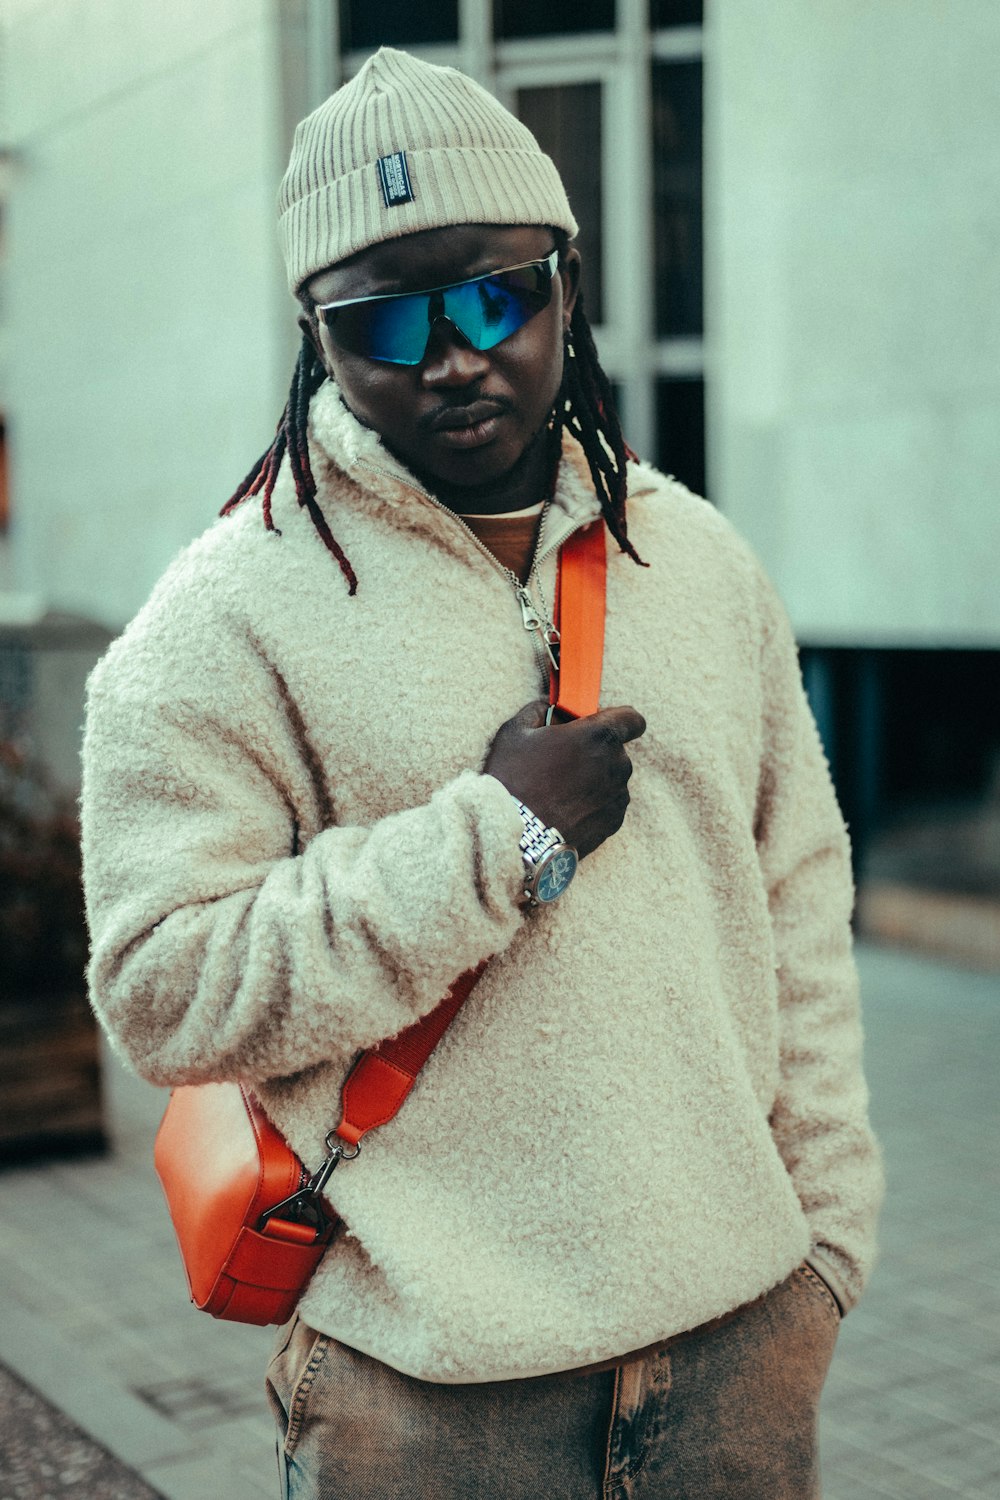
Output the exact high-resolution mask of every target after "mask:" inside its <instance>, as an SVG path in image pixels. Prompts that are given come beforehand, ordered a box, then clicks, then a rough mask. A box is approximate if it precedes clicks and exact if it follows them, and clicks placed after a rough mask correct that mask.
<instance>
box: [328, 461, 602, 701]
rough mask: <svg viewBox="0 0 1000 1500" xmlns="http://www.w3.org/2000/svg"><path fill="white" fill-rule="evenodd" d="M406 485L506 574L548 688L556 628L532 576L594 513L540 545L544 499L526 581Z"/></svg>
mask: <svg viewBox="0 0 1000 1500" xmlns="http://www.w3.org/2000/svg"><path fill="white" fill-rule="evenodd" d="M355 464H356V467H358V468H363V469H368V470H370V472H371V473H372V474H378V475H380V476H381V477H382V478H383V479H396V480H397V482H398V483H403V481H402V480H399V478H398V476H397V475H394V474H387V473H386V471H385V470H384V469H379V468H378V467H377V466H376V465H375V464H370V463H368V462H367V461H366V460H365V459H363V458H359V459H356V460H355ZM407 488H408V489H411V490H413V491H414V492H415V493H416V494H418V495H422V496H423V498H424V499H425V500H429V501H430V503H431V505H434V506H436V507H437V509H438V510H442V511H444V513H445V515H447V516H450V517H451V519H452V520H453V521H457V522H458V523H459V525H460V526H461V527H462V529H463V531H465V533H466V534H467V535H468V536H469V538H470V539H471V540H472V541H473V542H474V544H475V545H476V547H478V549H479V551H480V552H481V553H482V554H483V556H484V557H485V558H486V560H487V561H488V562H489V563H490V564H491V565H492V567H493V568H494V569H495V570H496V572H498V573H500V574H501V575H502V577H504V578H506V580H507V582H508V583H509V584H510V586H511V588H512V589H513V590H514V596H515V598H516V599H517V602H518V604H519V605H520V609H521V622H522V624H523V625H524V628H525V630H526V631H527V632H528V633H529V635H530V636H531V644H532V646H533V648H534V652H535V659H536V661H537V663H538V669H539V672H540V674H541V678H542V682H543V685H544V690H545V691H546V692H548V687H549V670H550V668H551V669H552V670H554V671H556V672H558V670H559V632H558V630H557V629H556V627H555V625H554V624H553V622H552V618H551V614H550V612H549V609H548V605H547V604H546V602H545V596H544V594H543V593H542V588H541V583H540V581H539V580H537V579H535V574H536V572H537V570H538V568H539V567H540V566H541V564H542V563H543V562H544V561H545V559H546V558H547V557H551V556H552V554H553V552H558V550H559V548H560V547H561V546H562V544H563V542H565V541H568V540H569V538H570V537H571V536H572V535H573V533H574V532H576V531H581V530H582V529H583V527H584V526H589V525H590V522H591V521H592V520H593V519H594V518H593V516H588V517H587V519H586V520H584V521H579V522H577V523H576V524H575V525H571V526H570V529H569V530H568V531H565V532H563V531H560V532H559V533H558V534H556V535H555V536H553V537H552V539H551V540H550V541H548V542H546V543H545V545H544V546H543V545H542V543H543V541H544V536H545V523H546V521H547V520H548V517H549V506H550V505H551V501H546V504H545V506H544V507H543V510H542V520H541V525H540V526H539V528H538V538H537V540H536V542H535V555H534V557H533V558H532V559H531V568H530V569H529V571H528V578H527V582H526V583H522V582H521V580H520V578H518V576H517V574H516V573H515V572H514V571H513V569H512V568H505V567H504V565H503V563H502V562H501V561H500V559H499V558H498V557H494V555H493V553H492V552H491V551H490V549H489V547H487V546H486V544H485V543H484V542H481V541H480V540H479V538H478V537H477V536H476V533H475V532H474V531H473V530H472V527H471V526H468V525H466V523H465V522H464V521H463V520H462V517H461V516H460V515H459V514H458V513H457V512H456V511H453V510H449V509H448V507H447V505H445V504H444V503H443V502H442V501H440V500H437V499H435V497H434V496H433V495H431V494H429V493H428V492H427V490H425V489H422V488H421V487H420V485H417V484H409V485H407ZM533 579H535V588H536V591H537V593H538V598H539V599H540V600H541V608H539V607H538V605H537V604H536V603H535V600H534V598H533V597H532V594H531V589H530V584H531V582H532V580H533Z"/></svg>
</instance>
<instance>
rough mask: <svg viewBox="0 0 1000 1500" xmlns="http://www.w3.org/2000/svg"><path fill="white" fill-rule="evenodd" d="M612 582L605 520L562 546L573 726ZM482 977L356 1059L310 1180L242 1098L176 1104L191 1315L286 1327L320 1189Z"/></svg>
mask: <svg viewBox="0 0 1000 1500" xmlns="http://www.w3.org/2000/svg"><path fill="white" fill-rule="evenodd" d="M606 568H607V559H606V548H605V531H604V522H603V521H602V520H598V521H595V522H592V523H591V524H590V525H589V526H587V527H585V528H584V529H583V530H582V531H578V532H576V533H575V534H574V535H573V536H572V537H570V539H569V540H568V541H567V542H566V543H565V544H564V545H563V548H562V551H561V553H560V558H559V581H558V592H557V596H556V621H557V626H558V629H559V634H560V671H559V673H558V675H557V674H556V673H555V672H553V674H552V679H551V683H550V692H549V698H550V702H551V703H552V705H553V706H554V707H557V708H558V709H559V710H560V711H561V712H563V713H565V714H567V715H569V716H570V717H571V718H581V717H583V716H584V715H586V714H591V713H595V712H596V710H597V707H598V702H599V698H600V689H601V666H602V662H603V655H604V611H605V574H606ZM485 967H486V961H484V962H483V963H482V964H480V965H479V967H478V968H476V969H470V970H469V971H468V972H467V973H465V974H463V975H461V977H460V978H459V979H457V980H456V981H455V983H454V984H453V985H452V987H451V989H450V990H449V991H448V994H447V995H446V996H445V998H444V999H443V1000H442V1001H441V1003H440V1004H439V1005H438V1006H436V1007H435V1009H434V1010H432V1011H431V1012H430V1013H429V1014H428V1015H426V1016H424V1017H423V1019H422V1020H420V1021H417V1022H415V1023H414V1024H413V1025H412V1026H408V1027H407V1028H406V1029H405V1031H401V1032H400V1033H399V1034H398V1035H397V1036H394V1037H391V1038H390V1039H389V1040H387V1041H384V1042H381V1043H380V1044H379V1045H378V1046H377V1047H374V1048H372V1049H370V1050H369V1051H367V1052H363V1053H362V1054H361V1056H360V1057H359V1058H358V1060H357V1061H356V1062H355V1064H354V1066H353V1068H352V1069H351V1071H350V1073H349V1074H348V1076H347V1078H346V1080H345V1082H344V1086H343V1090H342V1094H341V1111H342V1113H341V1119H340V1123H339V1124H338V1125H337V1126H336V1128H335V1129H334V1130H331V1131H330V1133H329V1135H328V1136H327V1138H326V1146H327V1152H328V1155H327V1156H326V1158H325V1160H324V1161H323V1162H322V1163H321V1165H320V1166H319V1167H318V1168H317V1170H316V1171H315V1172H309V1171H308V1170H307V1169H306V1168H305V1167H304V1166H303V1164H302V1162H301V1161H300V1160H299V1158H298V1156H296V1154H295V1152H294V1151H292V1149H291V1147H290V1146H289V1145H288V1144H287V1143H286V1141H285V1140H284V1139H283V1137H282V1136H281V1135H280V1134H279V1132H278V1131H277V1130H276V1129H275V1127H274V1126H273V1125H272V1124H271V1122H270V1120H269V1119H268V1117H267V1115H266V1114H265V1113H264V1110H263V1109H262V1107H261V1105H260V1103H259V1102H258V1100H257V1099H256V1097H255V1096H254V1094H253V1093H252V1092H251V1090H250V1089H249V1088H247V1087H246V1086H245V1085H244V1084H241V1083H203V1084H184V1085H182V1086H180V1087H178V1088H175V1089H174V1090H173V1091H172V1092H171V1095H170V1101H169V1103H168V1105H167V1109H166V1113H165V1114H164V1116H163V1120H162V1122H161V1124H160V1128H159V1131H158V1132H157V1136H156V1146H155V1151H154V1160H155V1165H156V1171H157V1175H158V1176H159V1179H160V1183H161V1185H162V1187H163V1191H164V1194H165V1196H166V1199H167V1207H168V1208H169V1210H170V1216H171V1218H172V1220H173V1225H174V1231H175V1233H176V1235H177V1243H178V1245H179V1247H180V1252H181V1259H182V1260H183V1262H184V1269H185V1272H186V1274H187V1280H188V1287H189V1290H190V1294H191V1300H192V1302H193V1303H194V1304H195V1306H196V1307H199V1308H201V1309H202V1311H204V1312H207V1313H211V1315H212V1316H213V1317H214V1318H225V1319H228V1320H229V1321H231V1322H236V1323H256V1324H266V1323H284V1322H285V1321H286V1320H287V1319H288V1318H290V1317H291V1315H292V1313H293V1312H294V1311H295V1306H296V1304H297V1302H298V1300H299V1298H300V1297H301V1295H302V1293H303V1292H304V1290H305V1288H306V1285H307V1283H308V1281H309V1278H310V1277H311V1276H312V1274H313V1272H314V1271H315V1269H316V1267H317V1265H318V1264H319V1262H320V1260H321V1259H322V1257H323V1254H324V1252H325V1251H326V1248H327V1246H328V1245H329V1243H330V1240H331V1238H332V1236H333V1233H334V1230H335V1229H336V1219H335V1218H333V1217H331V1215H330V1213H329V1210H328V1208H327V1206H326V1204H325V1203H324V1201H323V1198H322V1193H323V1189H324V1187H325V1186H326V1184H327V1183H328V1182H329V1180H330V1177H331V1175H332V1173H333V1172H334V1170H335V1169H336V1167H337V1166H338V1164H339V1163H340V1162H341V1161H347V1160H351V1159H352V1158H353V1157H355V1156H357V1154H358V1152H359V1151H360V1149H361V1138H362V1136H363V1135H364V1134H365V1133H366V1132H367V1131H369V1130H373V1129H375V1128H376V1127H377V1126H379V1125H384V1124H386V1123H387V1122H388V1121H389V1120H391V1119H392V1118H393V1117H394V1116H395V1115H396V1113H397V1112H398V1110H399V1109H400V1108H401V1106H402V1104H403V1102H404V1101H405V1099H406V1097H407V1095H408V1094H409V1092H410V1090H411V1089H412V1087H413V1084H414V1082H415V1081H416V1077H417V1074H418V1073H419V1072H420V1069H421V1068H422V1067H423V1065H424V1063H425V1062H426V1061H427V1059H428V1057H429V1056H430V1055H431V1053H432V1052H433V1050H434V1048H435V1047H436V1046H437V1043H438V1042H439V1041H440V1039H441V1037H442V1036H443V1035H444V1033H445V1031H446V1030H447V1029H448V1026H449V1025H450V1024H451V1022H452V1020H453V1019H454V1017H455V1016H456V1015H457V1013H458V1011H459V1009H460V1007H461V1006H462V1004H463V1003H464V1001H465V1000H466V998H467V997H468V995H469V994H470V993H471V991H472V989H473V987H474V985H475V983H476V981H477V979H478V978H479V976H480V975H481V974H482V972H483V970H484V969H485Z"/></svg>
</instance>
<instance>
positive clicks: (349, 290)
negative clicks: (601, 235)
mask: <svg viewBox="0 0 1000 1500" xmlns="http://www.w3.org/2000/svg"><path fill="white" fill-rule="evenodd" d="M551 249H552V231H551V229H545V228H539V227H538V226H533V225H514V226H511V225H509V224H505V225H500V224H453V225H449V226H448V227H447V228H445V229H424V230H421V231H420V232H419V233H418V234H407V235H403V236H401V237H400V238H399V239H394V240H384V241H383V242H382V243H381V244H380V245H371V246H370V247H369V248H368V249H367V250H361V251H360V252H359V253H358V254H357V255H352V256H351V257H350V259H349V260H344V261H340V262H339V264H338V265H335V266H329V267H328V268H327V269H326V270H325V271H319V272H317V274H316V275H315V276H312V277H310V279H309V281H308V282H307V283H306V285H305V287H304V288H303V290H304V292H305V293H306V294H307V295H308V296H309V297H310V298H311V299H312V301H313V302H316V303H324V302H340V301H346V300H347V299H348V298H351V297H377V296H382V295H385V294H386V293H392V292H419V291H421V290H423V289H424V288H426V287H432V286H445V285H447V284H448V283H449V282H453V281H465V280H467V279H468V277H470V276H479V275H481V274H482V273H483V272H484V271H495V270H498V269H499V268H500V267H501V266H512V265H517V264H518V263H519V262H520V261H527V260H536V259H540V258H541V257H542V256H543V255H547V254H548V252H549V251H550V250H551Z"/></svg>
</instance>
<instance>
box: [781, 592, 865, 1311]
mask: <svg viewBox="0 0 1000 1500" xmlns="http://www.w3.org/2000/svg"><path fill="white" fill-rule="evenodd" d="M760 587H761V591H762V598H763V601H764V603H763V615H764V638H763V677H762V691H763V726H764V734H763V753H762V759H761V768H760V780H759V788H758V806H757V827H756V833H757V844H758V850H759V857H760V862H761V868H762V872H763V877H764V881H765V885H766V888H767V893H768V901H769V906H770V913H771V921H772V926H773V934H774V946H775V965H776V969H777V978H778V988H779V1038H780V1077H779V1085H778V1089H777V1094H776V1097H775V1100H774V1105H773V1109H772V1112H771V1128H772V1132H773V1136H774V1140H775V1142H776V1144H777V1147H778V1150H779V1152H780V1153H781V1156H782V1159H783V1161H784V1163H785V1166H786V1168H787V1170H788V1172H789V1174H790V1176H791V1179H792V1182H793V1184H794V1186H795V1190H796V1193H797V1194H798V1197H799V1200H800V1202H801V1204H802V1207H803V1209H804V1211H805V1214H806V1217H807V1219H808V1222H809V1226H810V1231H811V1241H812V1248H811V1251H810V1256H809V1259H810V1261H811V1262H812V1263H813V1264H814V1265H815V1268H816V1270H817V1271H818V1272H819V1273H820V1275H821V1276H822V1277H823V1278H824V1280H825V1281H827V1283H828V1284H829V1286H830V1287H831V1290H832V1291H833V1292H834V1294H835V1296H836V1297H837V1300H838V1301H839V1302H840V1304H841V1307H842V1309H843V1310H844V1311H846V1310H847V1309H848V1308H849V1307H851V1306H852V1305H853V1304H854V1303H855V1302H856V1301H857V1299H858V1297H859V1296H860V1294H861V1290H862V1287H863V1285H864V1282H865V1280H866V1278H867V1276H868V1274H869V1272H870V1270H871V1267H872V1264H873V1261H874V1255H875V1226H876V1220H877V1217H878V1211H879V1207H880V1204H881V1199H882V1192H883V1178H882V1168H881V1161H880V1155H879V1151H878V1147H877V1145H876V1142H875V1139H874V1137H873V1135H872V1131H871V1128H870V1125H869V1122H868V1092H867V1088H866V1085H865V1079H864V1074H863V1071H862V1033H861V1023H860V1015H859V1000H858V981H857V971H856V969H855V965H854V960H853V956H852V951H851V929H850V916H851V908H852V903H853V896H854V891H853V883H852V879H851V865H850V850H849V845H848V840H847V834H846V830H845V828H844V824H843V820H842V818H841V816H840V811H839V808H838V806H837V802H836V798H835V795H834V791H833V786H832V784H831V781H830V775H829V771H828V769H827V764H826V760H825V758H824V755H823V750H822V748H821V745H820V740H819V735H818V733H817V731H816V726H815V723H814V722H813V718H812V714H811V713H810V710H809V706H808V703H807V701H806V697H805V693H804V691H803V688H802V682H801V677H800V674H799V667H798V659H797V654H796V649H795V643H794V640H793V638H792V632H791V627H790V625H789V622H788V619H787V617H786V615H785V612H784V610H783V608H782V606H781V604H780V603H779V601H778V599H777V597H776V596H775V594H774V591H773V589H772V588H771V585H770V584H769V583H768V582H767V581H766V580H765V579H763V578H762V577H761V578H760Z"/></svg>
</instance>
